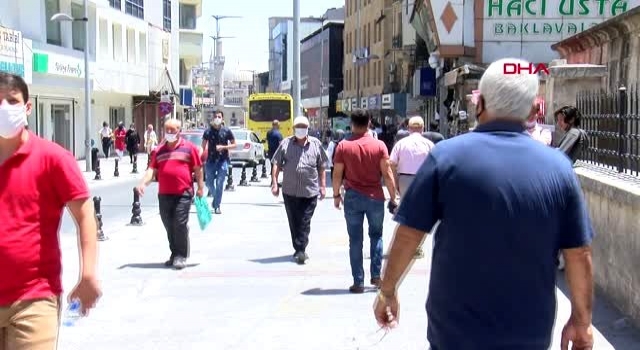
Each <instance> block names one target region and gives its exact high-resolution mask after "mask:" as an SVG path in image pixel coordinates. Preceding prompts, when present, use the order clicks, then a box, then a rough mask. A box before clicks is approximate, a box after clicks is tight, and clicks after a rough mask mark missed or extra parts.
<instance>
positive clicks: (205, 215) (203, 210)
mask: <svg viewBox="0 0 640 350" xmlns="http://www.w3.org/2000/svg"><path fill="white" fill-rule="evenodd" d="M194 202H195V205H196V213H197V214H198V224H199V225H200V230H202V231H204V230H205V229H206V228H207V226H209V223H211V209H210V208H209V203H208V202H207V200H206V198H205V197H198V196H196V199H195V201H194Z"/></svg>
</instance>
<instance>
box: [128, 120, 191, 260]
mask: <svg viewBox="0 0 640 350" xmlns="http://www.w3.org/2000/svg"><path fill="white" fill-rule="evenodd" d="M180 128H181V123H180V121H179V120H177V119H169V120H168V121H167V122H166V123H165V124H164V137H165V142H163V143H162V144H161V145H160V146H158V148H156V149H155V151H154V152H153V155H152V156H151V163H150V164H149V170H147V172H146V174H145V176H144V178H143V179H142V183H141V184H140V186H138V188H137V189H138V192H139V193H140V195H142V194H143V193H144V189H145V187H146V186H148V185H149V183H150V182H151V180H152V179H153V178H154V176H155V177H156V178H157V179H158V204H159V206H160V218H161V219H162V224H163V225H164V228H165V229H166V230H167V238H168V239H169V249H170V250H171V256H170V257H169V260H167V261H166V262H165V263H164V264H165V266H167V267H173V268H174V269H176V270H181V269H183V268H185V267H186V262H187V258H188V257H189V211H190V210H191V200H192V199H193V182H192V181H193V178H192V176H191V174H192V173H195V174H196V179H197V182H198V189H197V191H196V195H197V196H198V197H202V193H203V187H204V184H203V180H202V160H201V159H200V151H199V149H198V147H196V145H194V144H193V143H191V142H189V141H187V140H185V139H183V138H182V137H180Z"/></svg>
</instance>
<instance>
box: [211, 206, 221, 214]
mask: <svg viewBox="0 0 640 350" xmlns="http://www.w3.org/2000/svg"><path fill="white" fill-rule="evenodd" d="M213 212H214V213H216V214H218V215H220V214H222V210H220V208H215V209H214V210H213Z"/></svg>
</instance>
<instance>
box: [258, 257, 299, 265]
mask: <svg viewBox="0 0 640 350" xmlns="http://www.w3.org/2000/svg"><path fill="white" fill-rule="evenodd" d="M249 261H251V262H254V263H258V264H279V263H286V262H290V263H293V257H292V256H291V255H283V256H274V257H271V258H262V259H251V260H249Z"/></svg>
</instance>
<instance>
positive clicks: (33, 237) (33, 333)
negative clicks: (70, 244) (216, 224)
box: [0, 73, 101, 350]
mask: <svg viewBox="0 0 640 350" xmlns="http://www.w3.org/2000/svg"><path fill="white" fill-rule="evenodd" d="M31 109H32V106H31V102H30V101H29V90H28V88H27V84H25V82H24V80H22V78H20V77H19V76H16V75H10V74H6V73H0V222H2V225H1V226H0V349H2V350H52V349H55V348H56V344H57V337H58V328H59V322H60V305H61V300H60V296H61V294H62V281H61V273H62V261H61V253H60V242H59V238H58V231H59V228H60V221H61V218H62V210H63V209H64V208H65V207H67V208H69V211H70V212H71V215H72V216H73V217H74V219H75V221H76V223H77V225H78V235H79V237H80V239H79V241H80V247H79V251H80V262H81V264H80V276H79V277H80V280H79V282H78V284H77V285H76V287H75V288H74V289H73V290H72V291H71V293H70V295H69V300H77V301H79V302H80V303H81V312H82V314H85V315H86V314H87V312H88V310H89V309H91V308H93V307H94V306H95V304H96V301H97V300H98V298H99V297H100V294H101V292H100V287H99V284H98V280H97V278H96V231H97V229H96V221H95V217H94V210H93V204H92V202H91V201H90V200H89V189H88V188H87V184H86V182H85V180H84V178H83V176H82V174H81V173H80V169H79V168H78V164H77V162H76V160H75V158H74V157H73V155H72V154H71V153H69V152H68V151H67V150H65V149H63V148H62V147H61V146H59V145H58V144H55V143H53V142H50V141H47V140H44V139H41V138H39V137H38V136H36V135H34V134H32V133H30V132H29V131H28V130H26V129H25V125H26V123H27V115H28V114H30V113H31ZM43 179H45V180H49V181H51V182H49V181H43Z"/></svg>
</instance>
